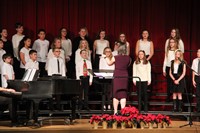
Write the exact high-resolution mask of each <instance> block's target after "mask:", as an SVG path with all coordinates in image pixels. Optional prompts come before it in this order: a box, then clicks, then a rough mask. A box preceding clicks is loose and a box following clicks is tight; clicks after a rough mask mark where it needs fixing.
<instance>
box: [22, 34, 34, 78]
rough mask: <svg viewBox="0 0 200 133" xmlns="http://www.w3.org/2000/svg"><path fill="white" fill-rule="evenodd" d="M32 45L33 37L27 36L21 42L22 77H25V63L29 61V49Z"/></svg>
mask: <svg viewBox="0 0 200 133" xmlns="http://www.w3.org/2000/svg"><path fill="white" fill-rule="evenodd" d="M30 46H31V39H30V38H29V37H27V36H25V37H24V38H23V39H22V40H21V41H20V44H19V51H20V52H19V57H20V73H21V75H20V79H21V78H22V77H23V75H24V72H25V65H26V63H27V62H28V61H29V59H30V57H29V51H30V50H31V49H30Z"/></svg>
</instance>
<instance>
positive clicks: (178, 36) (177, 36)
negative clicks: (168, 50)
mask: <svg viewBox="0 0 200 133" xmlns="http://www.w3.org/2000/svg"><path fill="white" fill-rule="evenodd" d="M172 30H175V31H176V36H175V39H177V40H178V41H179V40H180V39H181V35H180V31H179V29H178V28H173V29H172ZM172 30H171V31H172ZM170 38H172V37H171V35H170Z"/></svg>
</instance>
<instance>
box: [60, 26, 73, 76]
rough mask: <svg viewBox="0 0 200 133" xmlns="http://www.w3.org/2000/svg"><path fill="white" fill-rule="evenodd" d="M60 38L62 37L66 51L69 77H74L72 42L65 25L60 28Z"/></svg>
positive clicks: (62, 43) (62, 44)
mask: <svg viewBox="0 0 200 133" xmlns="http://www.w3.org/2000/svg"><path fill="white" fill-rule="evenodd" d="M59 36H60V38H61V46H62V48H63V50H64V52H65V61H66V67H67V77H68V78H72V77H73V73H72V72H73V62H72V60H71V56H72V42H71V40H70V39H69V38H68V31H67V29H66V28H65V27H62V28H61V29H60V35H59Z"/></svg>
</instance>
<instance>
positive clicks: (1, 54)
mask: <svg viewBox="0 0 200 133" xmlns="http://www.w3.org/2000/svg"><path fill="white" fill-rule="evenodd" d="M3 45H4V44H3V40H2V39H0V68H1V66H2V64H3V59H2V57H3V55H4V54H5V53H6V51H5V50H3ZM0 86H1V71H0Z"/></svg>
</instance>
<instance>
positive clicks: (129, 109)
mask: <svg viewBox="0 0 200 133" xmlns="http://www.w3.org/2000/svg"><path fill="white" fill-rule="evenodd" d="M120 112H121V114H122V115H125V116H130V115H133V114H139V111H138V109H137V108H136V107H131V106H129V107H124V108H123V109H121V111H120Z"/></svg>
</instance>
